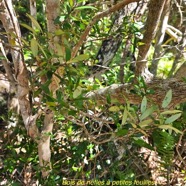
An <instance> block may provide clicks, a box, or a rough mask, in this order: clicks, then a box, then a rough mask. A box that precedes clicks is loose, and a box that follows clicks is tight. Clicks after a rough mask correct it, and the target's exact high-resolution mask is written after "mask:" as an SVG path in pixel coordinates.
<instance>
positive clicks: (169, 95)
mask: <svg viewBox="0 0 186 186" xmlns="http://www.w3.org/2000/svg"><path fill="white" fill-rule="evenodd" d="M171 100H172V90H171V89H170V90H169V91H168V92H167V94H166V96H165V98H164V100H163V102H162V107H163V108H166V107H167V106H168V105H169V104H170V102H171Z"/></svg>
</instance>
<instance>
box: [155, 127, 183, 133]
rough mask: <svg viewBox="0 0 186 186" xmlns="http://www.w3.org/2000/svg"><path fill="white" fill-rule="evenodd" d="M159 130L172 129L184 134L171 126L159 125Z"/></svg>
mask: <svg viewBox="0 0 186 186" xmlns="http://www.w3.org/2000/svg"><path fill="white" fill-rule="evenodd" d="M158 128H160V129H165V130H168V129H171V130H174V131H175V132H176V133H180V134H182V132H181V131H180V130H178V129H177V128H175V127H173V126H171V125H159V126H158Z"/></svg>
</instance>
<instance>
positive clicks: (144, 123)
mask: <svg viewBox="0 0 186 186" xmlns="http://www.w3.org/2000/svg"><path fill="white" fill-rule="evenodd" d="M150 123H152V119H147V120H144V121H142V122H140V123H139V126H140V127H141V128H144V127H146V126H149V124H150Z"/></svg>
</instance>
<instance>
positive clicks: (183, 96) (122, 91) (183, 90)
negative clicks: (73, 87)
mask: <svg viewBox="0 0 186 186" xmlns="http://www.w3.org/2000/svg"><path fill="white" fill-rule="evenodd" d="M147 89H148V90H153V92H154V93H153V94H147V95H146V97H147V98H148V99H149V100H151V101H152V102H153V103H155V104H157V105H161V104H162V101H163V99H164V97H165V95H166V93H167V91H168V90H169V89H172V94H173V96H172V102H171V106H175V105H177V104H180V103H184V102H186V83H185V82H184V81H183V80H180V79H176V78H171V79H168V80H163V81H162V80H161V79H155V80H154V81H153V82H150V83H148V84H147ZM134 92H135V88H134V86H133V85H130V84H113V85H111V86H109V87H106V88H103V89H99V90H97V91H94V92H90V93H87V95H86V96H85V97H86V98H87V99H88V100H90V99H93V100H95V102H96V105H105V104H106V103H107V99H108V97H109V98H110V100H111V103H113V104H114V103H121V104H125V103H127V102H129V103H131V104H140V103H141V101H142V96H139V95H137V94H135V93H134ZM86 103H87V105H88V106H90V107H91V105H90V103H89V101H87V102H86Z"/></svg>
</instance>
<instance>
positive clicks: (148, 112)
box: [140, 106, 155, 121]
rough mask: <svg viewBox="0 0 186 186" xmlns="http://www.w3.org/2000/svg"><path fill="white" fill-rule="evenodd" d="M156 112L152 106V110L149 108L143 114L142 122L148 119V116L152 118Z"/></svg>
mask: <svg viewBox="0 0 186 186" xmlns="http://www.w3.org/2000/svg"><path fill="white" fill-rule="evenodd" d="M154 110H155V107H154V106H152V107H150V108H148V109H147V110H145V112H143V113H142V115H141V116H140V121H142V120H144V119H145V118H147V117H148V116H150V115H151V114H152V113H153V112H154Z"/></svg>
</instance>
